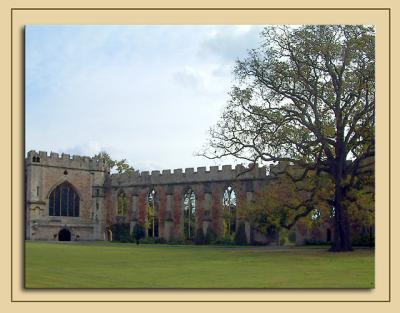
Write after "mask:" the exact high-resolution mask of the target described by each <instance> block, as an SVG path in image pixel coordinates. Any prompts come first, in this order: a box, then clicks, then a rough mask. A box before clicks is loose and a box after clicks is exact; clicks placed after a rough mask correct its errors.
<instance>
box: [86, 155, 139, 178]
mask: <svg viewBox="0 0 400 313" xmlns="http://www.w3.org/2000/svg"><path fill="white" fill-rule="evenodd" d="M93 159H94V160H101V161H103V163H104V164H105V165H106V166H107V167H108V168H109V170H110V172H112V171H116V172H117V173H118V174H122V173H130V172H133V171H134V168H133V167H132V166H130V165H129V164H128V163H127V162H126V159H122V160H119V161H118V160H114V159H113V158H111V156H110V154H108V153H107V152H106V151H101V152H99V153H97V154H95V155H94V156H93Z"/></svg>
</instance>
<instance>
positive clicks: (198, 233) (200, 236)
mask: <svg viewBox="0 0 400 313" xmlns="http://www.w3.org/2000/svg"><path fill="white" fill-rule="evenodd" d="M194 243H195V244H196V245H202V244H204V243H205V238H204V233H203V229H202V228H198V229H197V231H196V237H195V239H194Z"/></svg>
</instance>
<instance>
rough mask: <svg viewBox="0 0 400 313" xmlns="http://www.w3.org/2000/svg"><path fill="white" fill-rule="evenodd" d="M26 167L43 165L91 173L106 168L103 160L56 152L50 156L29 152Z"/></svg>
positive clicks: (43, 153)
mask: <svg viewBox="0 0 400 313" xmlns="http://www.w3.org/2000/svg"><path fill="white" fill-rule="evenodd" d="M25 165H43V166H49V167H63V168H69V169H80V170H90V171H105V170H106V167H105V165H104V164H103V161H101V160H95V159H93V158H91V157H87V156H79V155H72V156H71V155H69V154H66V153H62V154H61V155H60V154H58V153H55V152H51V153H50V154H48V153H47V152H46V151H39V152H37V151H34V150H31V151H29V152H28V154H27V157H26V158H25Z"/></svg>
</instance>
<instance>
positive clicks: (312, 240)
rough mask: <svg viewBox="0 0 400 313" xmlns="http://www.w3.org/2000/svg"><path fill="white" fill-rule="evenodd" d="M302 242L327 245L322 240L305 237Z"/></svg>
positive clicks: (310, 244) (311, 244)
mask: <svg viewBox="0 0 400 313" xmlns="http://www.w3.org/2000/svg"><path fill="white" fill-rule="evenodd" d="M304 244H305V245H308V246H315V245H329V243H328V242H326V241H323V240H314V239H306V240H304Z"/></svg>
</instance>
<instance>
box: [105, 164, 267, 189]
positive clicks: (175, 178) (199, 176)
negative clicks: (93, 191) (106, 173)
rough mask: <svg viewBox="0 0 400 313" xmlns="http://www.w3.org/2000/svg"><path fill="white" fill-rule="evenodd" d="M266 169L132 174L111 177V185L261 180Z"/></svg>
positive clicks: (214, 169) (240, 167) (202, 168)
mask: <svg viewBox="0 0 400 313" xmlns="http://www.w3.org/2000/svg"><path fill="white" fill-rule="evenodd" d="M266 173H267V171H266V167H264V166H262V167H259V166H257V165H256V166H252V165H249V166H248V167H244V166H242V165H237V166H236V167H235V168H232V166H231V165H223V166H222V167H221V168H220V167H218V166H211V167H210V168H209V169H208V170H207V168H206V167H198V168H197V169H194V168H186V169H185V170H183V169H174V170H173V171H171V170H163V171H152V172H151V173H150V172H148V171H143V172H139V171H136V172H133V173H124V174H113V175H111V180H112V185H114V186H115V185H117V186H132V185H133V186H146V185H147V186H148V185H163V184H184V183H188V184H189V183H205V182H221V181H234V180H262V179H265V178H266V177H267V175H266Z"/></svg>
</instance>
